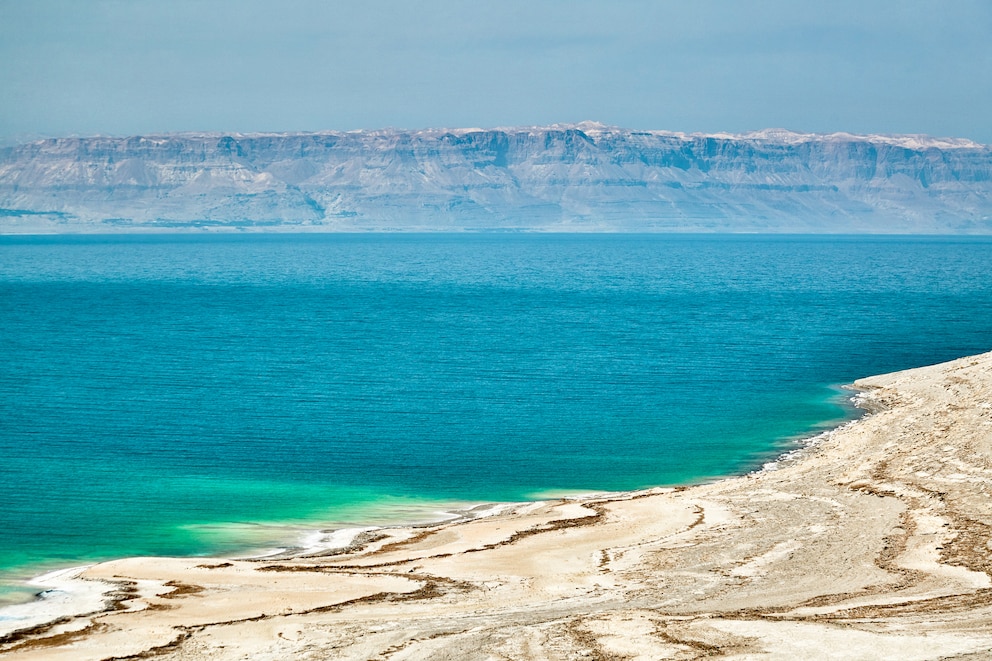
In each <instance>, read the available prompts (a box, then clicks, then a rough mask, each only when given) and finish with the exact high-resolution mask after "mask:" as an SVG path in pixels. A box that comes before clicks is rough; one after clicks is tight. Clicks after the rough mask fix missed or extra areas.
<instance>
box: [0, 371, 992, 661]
mask: <svg viewBox="0 0 992 661" xmlns="http://www.w3.org/2000/svg"><path fill="white" fill-rule="evenodd" d="M855 387H856V388H857V389H859V390H860V391H861V392H862V394H861V400H862V406H863V407H864V408H866V409H867V410H868V411H869V412H870V414H869V415H867V416H866V417H864V418H862V419H861V420H858V421H856V422H854V423H851V424H848V425H846V426H844V427H842V428H840V429H837V430H835V431H832V432H829V433H828V434H825V435H823V436H822V437H820V438H819V439H817V442H816V443H815V444H813V445H812V446H810V447H809V448H808V449H806V450H804V451H803V452H801V453H799V454H798V455H797V456H795V457H792V458H790V459H788V460H785V461H783V462H780V464H779V465H778V466H777V467H775V469H774V470H765V471H762V472H760V473H756V474H752V475H748V476H742V477H738V478H732V479H727V480H723V481H720V482H716V483H712V484H705V485H700V486H693V487H686V488H678V489H654V490H649V491H644V492H637V493H628V494H610V495H605V496H589V497H583V498H576V499H562V500H555V501H545V502H537V503H528V504H524V505H520V506H517V507H515V508H512V509H510V510H509V511H506V512H502V513H500V514H497V515H494V516H489V517H484V518H479V519H476V520H470V521H461V522H456V523H446V524H440V525H436V526H431V527H410V528H389V529H383V530H378V531H369V532H366V533H365V534H363V535H360V536H359V537H357V538H356V539H355V542H354V543H353V545H352V546H351V547H349V548H346V549H342V550H340V551H339V552H335V553H325V554H323V555H318V556H309V557H296V558H288V559H272V558H269V559H252V560H234V559H209V560H207V559H203V558H184V559H177V558H128V559H123V560H117V561H113V562H107V563H103V564H99V565H96V566H92V567H89V568H86V569H84V570H77V571H76V572H75V574H73V576H72V577H70V578H71V580H74V581H77V582H80V581H83V582H86V584H87V585H97V586H102V587H103V588H104V589H105V590H107V592H106V593H105V594H104V595H103V597H102V598H101V601H102V602H103V606H102V607H100V608H97V609H96V610H94V611H93V612H90V613H88V614H80V615H75V616H70V617H63V618H61V619H59V620H57V621H55V622H49V623H44V624H42V623H38V622H33V623H32V624H31V626H29V627H27V628H22V629H21V630H20V631H14V632H10V633H7V634H6V635H5V636H3V637H0V656H3V658H5V659H7V658H9V659H46V660H55V659H66V660H69V659H71V660H73V661H78V660H85V659H94V660H96V659H140V658H162V659H361V660H366V659H390V660H395V661H400V660H404V659H458V660H465V659H480V660H481V659H493V660H496V659H542V660H545V659H547V660H552V659H563V660H564V659H592V660H613V659H616V660H620V659H624V660H627V659H631V660H633V659H642V660H648V659H695V658H703V657H720V658H727V659H790V660H791V659H848V660H850V659H898V660H899V661H913V660H916V659H948V658H953V659H988V658H992V506H990V489H992V353H990V354H983V355H980V356H974V357H969V358H962V359H960V360H956V361H953V362H950V363H945V364H941V365H936V366H931V367H923V368H919V369H914V370H909V371H905V372H899V373H894V374H887V375H883V376H876V377H871V378H866V379H863V380H860V381H858V382H856V384H855ZM60 579H65V576H61V577H60ZM90 599H91V600H92V597H90Z"/></svg>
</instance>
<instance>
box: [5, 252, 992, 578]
mask: <svg viewBox="0 0 992 661" xmlns="http://www.w3.org/2000/svg"><path fill="white" fill-rule="evenodd" d="M990 264H992V239H990V238H940V237H916V238H906V237H780V236H775V237H769V236H665V235H661V236H659V235H650V236H631V235H605V236H601V235H321V236H313V235H307V236H272V235H261V236H260V235H237V236H144V237H133V236H100V237H30V238H27V237H0V365H3V369H2V373H0V457H2V460H0V483H2V484H3V485H4V488H3V489H2V490H0V516H2V522H0V571H3V572H6V573H5V574H4V575H5V576H6V577H7V579H8V580H10V579H12V578H18V577H22V576H24V575H26V574H31V573H38V571H39V570H40V569H41V568H44V567H57V566H66V565H73V564H79V563H80V561H89V560H94V559H102V558H108V557H114V556H120V555H131V554H208V553H223V552H236V551H241V550H245V549H257V548H266V547H269V546H273V545H279V544H284V543H286V542H287V539H288V538H298V537H300V538H301V537H302V536H303V535H304V534H305V531H306V530H307V529H309V528H312V527H313V526H316V525H327V526H348V525H360V524H366V523H388V522H396V521H401V520H424V519H428V518H432V517H437V516H440V514H439V512H444V511H450V510H452V509H457V508H461V507H465V506H466V504H467V503H473V502H481V501H508V500H520V499H525V498H529V497H535V496H537V495H540V494H542V493H548V492H554V491H560V490H564V491H580V490H625V489H633V488H638V487H646V486H653V485H663V484H683V483H689V482H694V481H699V480H705V479H709V478H712V477H715V476H721V475H727V474H732V473H738V472H742V471H747V470H750V469H753V468H755V467H757V466H760V465H761V463H762V462H764V461H767V460H768V459H769V458H771V457H773V456H775V455H776V454H778V453H780V452H782V451H783V450H784V449H788V448H789V447H790V445H789V441H790V440H791V439H794V438H795V437H797V436H802V435H804V434H810V433H813V432H815V431H816V430H818V429H822V428H823V427H824V426H829V425H832V424H836V423H837V422H838V421H840V420H842V419H844V418H845V417H850V415H851V411H850V410H849V409H844V408H843V407H842V406H841V404H842V401H843V398H842V397H841V396H840V395H839V394H838V391H837V390H836V388H834V387H833V386H836V385H837V384H840V383H846V382H850V381H852V380H854V379H855V378H858V377H861V376H865V375H869V374H876V373H882V372H887V371H892V370H896V369H903V368H908V367H913V366H918V365H923V364H928V363H934V362H939V361H942V360H946V359H951V358H955V357H958V356H961V355H965V354H970V353H978V352H981V351H986V350H989V349H990V348H992V286H990V285H989V281H988V278H987V272H988V267H989V265H990ZM289 541H292V539H289Z"/></svg>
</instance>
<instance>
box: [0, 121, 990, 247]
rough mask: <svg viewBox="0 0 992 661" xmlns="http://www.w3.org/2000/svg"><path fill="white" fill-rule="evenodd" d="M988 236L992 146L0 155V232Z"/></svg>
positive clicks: (506, 132)
mask: <svg viewBox="0 0 992 661" xmlns="http://www.w3.org/2000/svg"><path fill="white" fill-rule="evenodd" d="M197 227H201V228H202V227H231V228H246V229H281V230H326V231H336V230H342V231H363V230H373V231H382V230H400V231H406V230H409V231H417V230H463V229H468V230H549V231H769V232H946V233H959V232H962V233H974V232H982V233H988V232H992V148H990V147H988V146H983V145H978V144H976V143H972V142H969V141H967V140H953V139H946V140H940V139H932V138H927V137H922V136H855V135H849V134H832V135H816V134H800V133H793V132H789V131H781V130H769V131H760V132H754V133H749V134H741V135H729V134H715V135H702V134H690V135H686V134H679V133H672V132H665V131H631V130H626V129H619V128H613V127H606V126H602V125H599V124H593V123H588V122H587V123H582V124H577V125H568V126H557V125H556V126H551V127H538V128H511V129H494V130H482V129H458V130H444V129H437V130H424V131H401V130H380V131H361V132H348V133H340V132H327V133H286V134H231V135H224V134H172V135H160V136H142V137H131V138H109V137H94V138H59V139H51V140H43V141H39V142H33V143H29V144H23V145H18V146H15V147H9V148H7V149H4V150H2V151H0V231H4V232H27V231H66V232H77V231H129V230H134V229H184V228H197Z"/></svg>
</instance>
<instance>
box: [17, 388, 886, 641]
mask: <svg viewBox="0 0 992 661" xmlns="http://www.w3.org/2000/svg"><path fill="white" fill-rule="evenodd" d="M834 387H835V388H836V389H837V391H838V394H837V397H838V399H841V400H844V401H846V402H848V404H840V405H839V406H840V407H841V408H842V409H843V410H845V411H848V412H850V411H855V410H857V411H860V413H859V414H858V415H857V417H854V418H844V419H839V418H838V419H837V420H838V421H839V422H838V424H837V426H834V427H831V426H830V424H831V421H829V420H828V421H824V422H822V423H818V424H817V425H816V426H815V427H816V428H823V429H822V431H817V432H815V433H813V434H811V435H802V436H796V437H793V438H791V439H788V440H785V439H783V441H782V443H783V446H784V445H786V444H795V445H796V447H794V448H792V449H785V448H784V447H783V448H782V451H781V452H780V453H778V454H776V455H775V458H774V459H772V460H770V461H761V460H758V461H756V462H755V465H756V466H757V467H756V468H752V469H750V470H745V471H742V472H739V473H732V474H728V475H722V476H718V477H707V478H701V479H700V480H699V481H697V482H690V483H686V484H681V485H667V486H654V487H646V488H643V489H631V490H624V491H593V490H581V491H574V492H573V491H570V490H554V491H549V492H540V493H539V494H538V497H537V498H536V499H534V500H526V501H515V502H479V503H465V507H462V508H454V509H446V510H438V511H437V512H436V514H437V515H439V518H436V519H427V520H418V521H397V522H396V523H388V524H382V525H362V524H358V525H357V526H355V527H343V528H326V529H325V528H323V527H315V528H312V529H305V528H303V529H301V531H299V532H300V534H299V537H300V538H301V539H300V541H301V544H300V545H289V544H286V545H284V546H280V547H276V548H269V549H264V550H263V549H253V548H248V547H246V548H245V550H244V552H243V553H234V554H224V555H196V556H178V557H179V558H182V559H186V560H198V561H201V562H208V563H209V562H211V561H224V560H236V561H244V562H255V561H258V562H262V561H278V560H293V559H314V558H327V557H334V556H338V555H347V554H349V553H353V552H356V551H361V550H362V549H363V548H365V547H366V546H368V544H369V543H371V542H374V541H377V540H379V539H381V537H379V535H382V534H388V531H390V530H399V531H407V530H422V529H431V528H436V527H439V526H448V525H453V524H459V523H465V522H468V521H473V520H476V519H480V518H485V517H489V516H500V515H505V514H513V513H514V512H515V511H516V510H519V509H527V508H529V507H530V506H533V505H541V504H548V503H551V502H556V501H562V502H583V501H588V500H604V499H605V500H613V499H628V498H637V497H640V496H642V495H646V494H650V493H659V492H670V491H675V490H680V489H687V488H693V487H697V486H700V485H706V484H714V483H718V482H722V481H724V480H733V479H737V478H741V477H746V476H748V475H755V474H759V473H762V472H765V471H773V470H777V469H778V468H777V466H778V465H780V464H783V463H786V462H793V461H801V460H802V457H803V456H804V454H805V453H806V452H809V451H811V450H812V449H813V448H814V447H815V445H816V444H817V443H818V442H819V439H821V438H825V437H828V436H829V435H830V434H832V433H833V432H834V431H836V430H838V429H841V428H843V427H846V426H847V425H850V424H853V423H856V422H857V421H858V420H860V419H862V418H863V417H864V416H865V415H868V414H869V413H868V411H867V410H866V409H863V408H862V407H861V406H860V405H859V404H858V403H855V400H856V399H857V395H855V396H853V397H848V396H847V395H848V394H849V393H851V392H855V393H857V392H858V391H857V390H856V389H855V388H854V387H853V386H852V385H846V384H845V385H839V386H834ZM477 512H480V513H478V514H476V513H477ZM306 540H313V541H312V542H311V543H309V544H307V543H306ZM321 540H326V541H323V542H322V541H321ZM287 541H288V540H287ZM129 557H130V556H124V557H118V558H110V559H107V560H100V561H94V562H89V563H85V564H80V565H73V566H69V567H57V568H54V569H51V570H48V571H45V572H44V573H42V574H39V575H36V576H30V577H29V578H27V579H26V580H25V581H24V586H25V588H27V587H28V586H30V587H32V588H35V587H43V588H46V589H44V590H40V591H37V592H35V593H34V594H33V596H32V597H31V598H30V599H28V600H25V601H20V602H14V603H11V604H6V605H0V655H2V654H3V647H2V646H3V641H4V639H5V638H6V637H9V636H11V635H17V634H19V633H20V632H21V631H22V630H30V629H34V628H37V627H42V626H44V625H46V624H48V623H49V622H53V621H56V620H62V619H64V618H73V617H81V616H87V615H90V614H93V613H97V612H100V611H101V610H113V608H114V607H115V606H114V604H113V603H112V599H111V598H110V597H108V595H114V594H115V593H117V592H118V591H119V585H117V584H116V583H114V582H103V583H102V585H103V587H102V589H100V590H94V586H95V585H97V584H100V583H101V582H100V581H93V580H87V579H83V578H81V577H80V575H81V574H83V573H84V572H85V571H86V570H88V569H90V568H92V567H95V566H98V565H101V564H105V563H108V562H116V561H120V560H127V559H128V558H129ZM73 588H76V589H73ZM25 591H29V590H25ZM97 594H99V595H103V596H104V597H105V598H104V600H103V602H101V603H103V608H102V609H101V608H94V607H93V606H94V603H96V602H94V595H97ZM48 598H53V601H47V599H48ZM104 602H105V603H104ZM52 605H54V606H56V607H57V608H56V609H50V608H49V609H46V608H45V607H46V606H52ZM17 612H26V613H29V614H30V615H29V616H28V617H27V618H26V619H25V620H23V621H18V620H17V619H16V618H15V617H12V616H11V615H10V613H17Z"/></svg>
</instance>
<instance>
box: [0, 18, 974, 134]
mask: <svg viewBox="0 0 992 661" xmlns="http://www.w3.org/2000/svg"><path fill="white" fill-rule="evenodd" d="M990 118H992V2H990V1H989V0H932V1H928V2H922V1H918V0H857V1H854V0H830V1H829V2H825V1H823V0H818V1H809V0H682V1H677V2H676V1H669V0H611V1H609V2H607V1H605V0H596V1H593V0H500V1H499V2H496V1H485V0H405V1H400V0H361V1H352V0H280V1H279V2H276V1H274V0H0V140H2V141H4V142H12V141H19V140H24V139H29V138H34V137H44V136H64V135H94V134H109V135H137V134H148V133H161V132H172V131H225V132H254V131H320V130H353V129H374V128H383V127H396V128H409V129H416V128H427V127H463V128H464V127H496V126H526V125H546V124H551V123H571V122H579V121H583V120H594V121H600V122H603V123H606V124H611V125H616V126H622V127H627V128H640V129H667V130H673V131H686V132H696V131H700V132H718V131H729V132H741V131H747V130H755V129H762V128H788V129H793V130H800V131H813V132H834V131H848V132H852V133H927V134H931V135H935V136H944V137H964V138H971V139H973V140H977V141H979V142H983V143H992V121H990Z"/></svg>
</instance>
